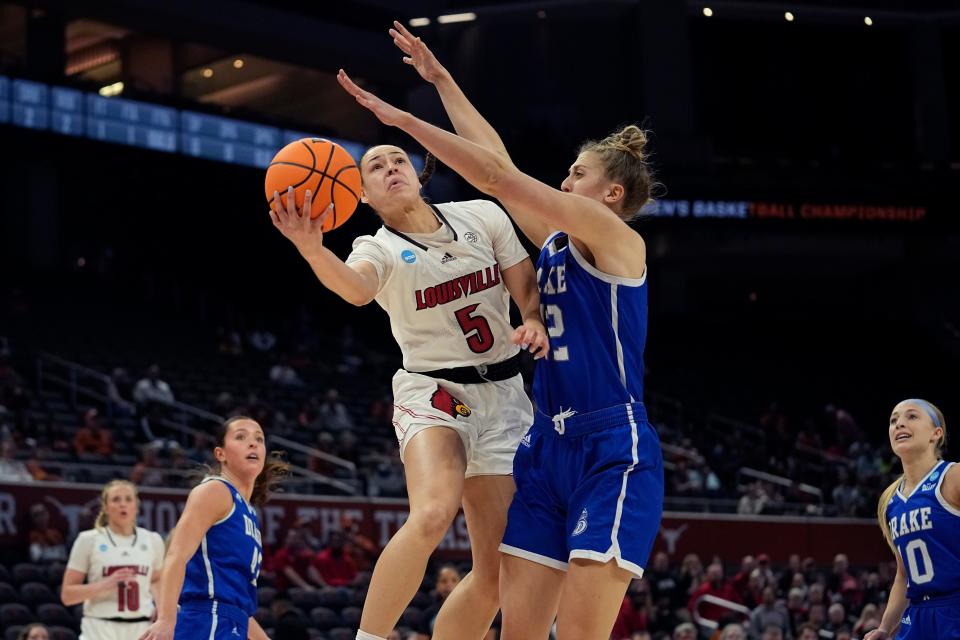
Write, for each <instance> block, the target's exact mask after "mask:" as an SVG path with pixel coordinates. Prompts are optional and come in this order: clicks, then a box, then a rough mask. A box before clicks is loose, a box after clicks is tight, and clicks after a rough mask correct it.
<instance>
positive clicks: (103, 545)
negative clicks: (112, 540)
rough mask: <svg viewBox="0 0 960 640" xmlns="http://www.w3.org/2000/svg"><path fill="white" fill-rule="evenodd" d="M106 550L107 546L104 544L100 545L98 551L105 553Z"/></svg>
mask: <svg viewBox="0 0 960 640" xmlns="http://www.w3.org/2000/svg"><path fill="white" fill-rule="evenodd" d="M107 549H109V547H108V546H107V545H105V544H101V545H100V551H106V550H107Z"/></svg>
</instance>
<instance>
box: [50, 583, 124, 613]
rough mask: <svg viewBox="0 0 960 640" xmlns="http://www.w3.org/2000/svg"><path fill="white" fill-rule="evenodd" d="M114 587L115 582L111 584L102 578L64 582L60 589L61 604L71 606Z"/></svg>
mask: <svg viewBox="0 0 960 640" xmlns="http://www.w3.org/2000/svg"><path fill="white" fill-rule="evenodd" d="M116 588H117V587H116V584H111V583H109V582H106V581H104V580H99V581H97V582H90V583H87V584H65V585H63V587H62V588H61V589H60V600H61V601H62V602H63V606H65V607H72V606H73V605H75V604H80V603H81V602H84V601H86V600H90V599H92V598H96V597H97V596H99V595H100V594H101V593H104V592H106V591H109V590H111V589H116Z"/></svg>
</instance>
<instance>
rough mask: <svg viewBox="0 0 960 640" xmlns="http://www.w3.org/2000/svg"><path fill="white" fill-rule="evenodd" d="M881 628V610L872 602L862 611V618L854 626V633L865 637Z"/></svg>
mask: <svg viewBox="0 0 960 640" xmlns="http://www.w3.org/2000/svg"><path fill="white" fill-rule="evenodd" d="M879 626H880V609H879V607H877V605H875V604H873V603H872V602H871V603H869V604H866V605H864V607H863V610H862V611H860V618H859V619H858V620H857V622H856V624H854V625H853V632H854V633H855V634H856V635H858V636H864V635H866V634H867V632H869V631H873V630H874V629H876V628H877V627H879Z"/></svg>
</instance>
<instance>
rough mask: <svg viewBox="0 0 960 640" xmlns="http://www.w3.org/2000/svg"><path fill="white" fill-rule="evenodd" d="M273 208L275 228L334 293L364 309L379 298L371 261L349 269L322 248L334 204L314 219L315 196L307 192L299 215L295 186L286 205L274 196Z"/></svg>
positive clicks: (331, 253) (272, 217) (277, 196)
mask: <svg viewBox="0 0 960 640" xmlns="http://www.w3.org/2000/svg"><path fill="white" fill-rule="evenodd" d="M273 203H274V208H273V209H271V210H270V220H272V221H273V226H275V227H276V228H277V229H279V230H280V233H282V234H283V235H284V236H285V237H286V238H287V239H288V240H290V242H292V243H293V244H294V246H295V247H296V248H297V251H299V252H300V255H301V256H303V259H304V260H306V261H307V264H309V265H310V268H311V269H313V273H314V275H316V276H317V279H318V280H320V282H321V283H322V284H323V286H325V287H326V288H327V289H330V290H331V291H333V292H334V293H335V294H337V295H338V296H340V297H341V298H343V299H344V300H346V301H347V302H349V303H350V304H354V305H357V306H363V305H365V304H367V303H368V302H370V301H371V300H373V297H374V296H375V295H377V285H378V278H377V271H376V269H375V268H374V267H373V265H372V264H370V263H369V262H366V261H363V262H358V263H356V264H355V265H352V266H348V265H347V264H346V263H345V262H344V261H343V260H341V259H340V258H338V257H337V255H336V254H335V253H334V252H332V251H330V249H328V248H326V247H325V246H324V245H323V221H324V220H325V219H326V217H327V216H328V215H329V214H330V211H332V210H333V205H332V204H331V205H330V207H329V208H328V209H327V211H325V212H324V213H323V215H321V216H319V217H317V218H315V219H311V217H310V208H311V206H312V194H311V193H310V191H309V190H308V191H307V192H306V193H305V194H304V198H303V210H302V211H300V212H298V211H297V206H296V203H295V200H294V194H293V187H290V188H289V189H288V190H287V206H286V207H284V206H283V203H282V201H281V198H280V196H279V195H278V194H276V193H274V196H273Z"/></svg>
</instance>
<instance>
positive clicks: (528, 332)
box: [510, 320, 550, 360]
mask: <svg viewBox="0 0 960 640" xmlns="http://www.w3.org/2000/svg"><path fill="white" fill-rule="evenodd" d="M510 341H511V342H513V344H518V345H520V347H521V348H523V349H526V350H528V351H529V352H530V353H532V354H533V359H534V360H539V359H540V358H542V357H544V356H545V355H547V352H548V351H549V350H550V339H549V338H547V330H546V328H544V326H543V323H542V322H540V321H539V320H527V321H525V322H524V323H523V324H522V325H520V326H519V327H517V328H516V330H515V331H514V332H513V337H512V338H511V339H510Z"/></svg>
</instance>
